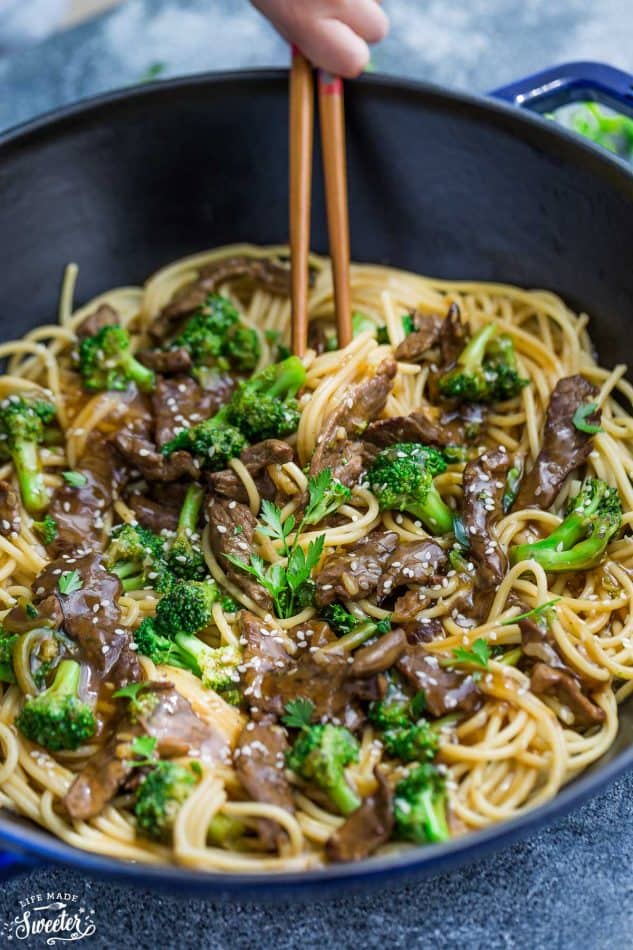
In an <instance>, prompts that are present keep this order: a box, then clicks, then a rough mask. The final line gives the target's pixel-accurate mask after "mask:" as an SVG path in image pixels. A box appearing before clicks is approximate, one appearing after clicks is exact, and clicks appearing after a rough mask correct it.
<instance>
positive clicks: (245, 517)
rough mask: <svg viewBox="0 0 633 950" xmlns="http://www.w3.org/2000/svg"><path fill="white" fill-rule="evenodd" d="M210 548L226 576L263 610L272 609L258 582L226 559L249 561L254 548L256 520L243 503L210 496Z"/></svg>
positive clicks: (208, 512)
mask: <svg viewBox="0 0 633 950" xmlns="http://www.w3.org/2000/svg"><path fill="white" fill-rule="evenodd" d="M207 516H208V519H209V540H210V543H211V550H212V551H213V553H214V554H215V556H216V558H217V559H218V561H219V562H220V566H221V568H222V570H223V571H225V572H226V575H227V577H228V578H229V579H230V580H231V581H233V583H234V584H236V585H237V586H238V587H239V588H240V590H243V591H244V593H245V594H247V595H248V596H249V597H250V598H251V600H254V601H255V603H256V604H258V606H260V607H262V608H263V609H264V610H271V609H272V601H271V599H270V597H269V596H268V594H267V593H266V591H265V590H264V588H263V587H261V586H260V585H259V584H258V583H257V581H256V580H255V579H254V578H253V577H250V576H249V575H248V574H245V573H244V572H243V571H241V570H240V569H239V568H238V567H235V566H234V565H233V564H232V563H231V562H230V561H229V560H228V559H227V555H228V556H230V557H236V558H238V559H239V560H240V561H244V563H245V564H248V563H249V561H250V559H251V554H252V553H253V551H254V548H253V535H254V533H255V528H256V527H257V521H256V519H255V518H254V517H253V515H252V514H251V512H250V509H249V508H247V507H246V505H241V504H240V503H239V502H237V501H224V500H222V499H219V498H212V499H211V501H210V503H209V506H208V509H207Z"/></svg>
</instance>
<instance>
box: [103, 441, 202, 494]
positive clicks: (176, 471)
mask: <svg viewBox="0 0 633 950" xmlns="http://www.w3.org/2000/svg"><path fill="white" fill-rule="evenodd" d="M112 444H113V445H114V446H115V448H116V449H117V451H118V452H119V454H120V455H121V456H122V457H123V458H124V459H125V460H126V461H127V462H128V463H129V464H130V465H133V466H134V467H135V468H137V469H138V470H139V472H140V473H141V475H143V477H144V478H146V479H147V481H148V482H175V481H177V480H178V479H179V478H183V477H185V476H187V477H189V478H193V479H197V478H198V477H199V475H200V469H199V467H198V463H197V462H196V461H195V459H194V458H193V457H192V456H191V455H190V454H189V452H173V453H172V454H171V455H170V456H169V458H166V457H165V456H164V455H162V453H161V452H159V451H157V449H156V446H155V445H154V443H153V442H150V441H149V439H146V438H144V437H143V436H141V435H135V434H134V433H133V432H130V431H129V430H127V429H123V430H122V431H121V432H117V434H116V435H115V436H114V438H113V440H112Z"/></svg>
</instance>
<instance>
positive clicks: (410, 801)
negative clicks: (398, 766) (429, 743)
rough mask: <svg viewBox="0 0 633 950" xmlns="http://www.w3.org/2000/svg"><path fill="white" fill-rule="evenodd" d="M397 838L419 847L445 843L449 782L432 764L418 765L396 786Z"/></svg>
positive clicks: (447, 835)
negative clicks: (447, 787) (437, 842)
mask: <svg viewBox="0 0 633 950" xmlns="http://www.w3.org/2000/svg"><path fill="white" fill-rule="evenodd" d="M394 818H395V834H396V837H398V838H402V839H404V840H405V841H414V842H415V843H416V844H427V843H430V842H434V841H446V840H447V838H449V837H450V835H449V831H448V824H447V821H446V779H445V778H444V776H443V775H442V773H441V772H440V771H439V770H438V769H437V768H436V767H435V766H434V765H431V764H430V763H429V762H425V763H423V764H422V765H418V766H416V768H414V769H413V771H412V772H410V773H409V775H408V776H407V777H406V778H404V779H403V780H402V781H401V782H399V783H398V785H397V786H396V792H395V798H394Z"/></svg>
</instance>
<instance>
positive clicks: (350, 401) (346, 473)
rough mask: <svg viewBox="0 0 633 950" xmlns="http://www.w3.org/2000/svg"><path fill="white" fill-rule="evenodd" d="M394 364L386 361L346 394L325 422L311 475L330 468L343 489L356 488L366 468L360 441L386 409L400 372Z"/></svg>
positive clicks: (318, 441) (311, 465) (318, 440)
mask: <svg viewBox="0 0 633 950" xmlns="http://www.w3.org/2000/svg"><path fill="white" fill-rule="evenodd" d="M397 369H398V367H397V364H396V363H395V361H394V360H391V359H389V360H383V362H382V363H381V364H380V366H379V367H378V369H377V370H376V373H375V374H374V376H372V377H371V379H368V380H365V381H364V382H362V383H357V384H356V385H354V386H350V387H349V389H347V390H346V391H345V393H344V394H343V397H342V399H341V400H340V402H339V404H338V406H337V407H336V409H335V410H334V411H333V412H332V413H331V414H330V415H329V417H328V418H327V419H326V421H325V424H324V426H323V428H322V430H321V432H320V434H319V437H318V439H317V445H316V448H315V450H314V455H313V456H312V461H311V463H310V474H311V475H318V473H319V472H322V471H323V469H325V468H329V469H331V470H332V473H333V474H334V476H335V477H336V478H338V479H339V481H341V482H343V484H344V485H348V486H352V485H355V484H356V482H357V481H358V479H359V478H360V474H361V472H362V470H363V468H364V465H365V459H364V455H363V443H362V442H360V441H358V437H359V436H360V435H361V434H362V433H363V432H364V431H365V429H366V428H367V426H368V424H369V423H370V422H372V421H373V420H374V419H376V418H377V417H378V416H379V415H380V413H381V412H382V411H383V409H384V408H385V405H386V404H387V399H388V397H389V393H390V392H391V388H392V386H393V381H394V378H395V375H396V372H397Z"/></svg>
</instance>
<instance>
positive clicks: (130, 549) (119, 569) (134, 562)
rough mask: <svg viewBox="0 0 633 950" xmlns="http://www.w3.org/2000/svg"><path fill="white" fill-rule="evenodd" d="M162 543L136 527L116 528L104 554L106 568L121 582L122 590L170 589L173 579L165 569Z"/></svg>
mask: <svg viewBox="0 0 633 950" xmlns="http://www.w3.org/2000/svg"><path fill="white" fill-rule="evenodd" d="M164 547H165V542H164V541H163V539H162V538H160V537H159V536H158V535H156V534H154V533H153V532H152V531H150V530H149V528H144V527H142V525H139V524H123V525H118V526H117V527H116V528H115V529H114V531H113V532H112V535H111V537H110V543H109V545H108V547H107V549H106V552H105V555H104V563H105V566H106V567H107V569H108V570H109V571H110V573H112V574H116V576H117V577H118V578H119V580H120V581H121V584H122V586H123V590H124V591H132V590H142V589H143V588H145V587H152V588H154V589H155V590H158V591H166V590H169V589H170V587H171V586H172V584H173V578H172V576H171V574H170V572H169V570H168V568H167V564H166V562H165V554H164Z"/></svg>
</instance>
